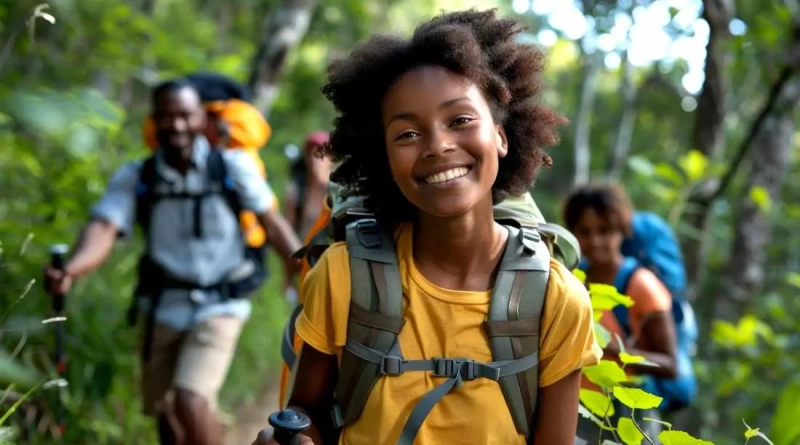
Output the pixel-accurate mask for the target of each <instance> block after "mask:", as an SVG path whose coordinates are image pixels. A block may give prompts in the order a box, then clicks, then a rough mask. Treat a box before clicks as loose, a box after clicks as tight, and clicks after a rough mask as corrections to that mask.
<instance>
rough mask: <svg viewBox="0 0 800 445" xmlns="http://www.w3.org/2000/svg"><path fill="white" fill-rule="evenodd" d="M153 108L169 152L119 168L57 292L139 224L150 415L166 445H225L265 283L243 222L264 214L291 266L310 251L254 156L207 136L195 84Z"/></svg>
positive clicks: (57, 281)
mask: <svg viewBox="0 0 800 445" xmlns="http://www.w3.org/2000/svg"><path fill="white" fill-rule="evenodd" d="M152 101H153V113H152V118H153V122H154V125H155V127H156V137H157V141H158V144H159V150H157V151H156V152H155V153H154V154H153V155H152V156H151V157H149V158H148V159H146V160H144V161H139V162H132V163H128V164H126V165H123V166H122V167H121V168H120V169H119V170H117V172H116V173H115V174H114V175H113V177H112V178H111V181H110V182H109V185H108V188H107V190H106V192H105V194H104V195H103V197H102V198H101V199H100V201H99V202H98V203H97V204H96V205H95V207H94V208H93V209H92V213H91V216H92V219H91V221H90V222H89V224H88V225H87V226H86V227H85V228H84V230H83V233H82V235H81V237H80V239H79V241H78V243H77V246H76V248H75V249H74V252H73V254H72V256H71V258H70V259H69V261H68V262H67V264H66V266H65V268H64V271H63V272H60V271H58V270H55V269H53V268H48V269H47V271H46V276H47V281H48V286H49V287H50V289H52V290H54V291H57V292H62V293H63V292H66V291H67V290H68V289H69V288H70V286H71V283H72V280H73V278H74V277H78V276H82V275H85V274H87V273H89V272H90V271H92V270H94V269H95V268H97V267H98V266H99V265H100V264H101V263H102V262H103V261H104V260H105V259H106V258H107V256H108V255H109V253H110V252H111V249H112V247H113V245H114V241H115V240H116V239H117V237H118V236H123V237H124V236H128V235H130V233H131V231H132V230H133V226H134V225H138V226H140V228H141V229H142V231H143V234H144V235H145V238H146V249H145V254H144V256H143V257H142V259H141V261H140V263H139V283H138V285H137V288H136V292H135V296H136V301H135V304H136V306H135V308H136V309H138V310H134V311H133V312H132V314H130V315H133V317H132V318H133V321H135V322H137V324H141V325H143V326H142V327H143V329H142V333H143V341H142V357H143V365H142V382H141V384H142V386H141V390H142V395H143V399H144V400H143V402H144V411H145V413H146V414H148V415H152V416H155V417H157V419H158V429H159V438H160V441H161V444H163V445H166V444H192V445H206V444H207V445H222V444H223V442H224V432H223V428H222V426H221V425H220V423H219V422H218V420H217V418H216V415H215V411H216V400H217V394H218V392H219V390H220V388H221V387H222V384H223V383H224V381H225V378H226V375H227V373H228V369H229V365H230V363H231V360H232V358H233V353H234V351H235V349H236V344H237V342H238V338H239V334H240V332H241V329H242V326H243V324H244V322H245V321H246V320H247V319H248V318H249V316H250V312H251V303H250V301H249V300H248V299H247V298H246V297H248V296H249V295H251V294H252V293H253V292H254V291H255V290H257V289H258V288H259V287H260V286H261V285H262V284H263V281H264V265H263V262H262V261H260V260H259V257H258V255H254V254H252V253H251V250H250V249H248V248H247V247H246V244H245V242H244V239H243V234H242V231H241V227H240V224H239V220H238V215H239V213H240V212H241V211H251V212H253V213H254V214H255V215H256V217H257V219H258V221H259V223H260V224H261V225H262V226H263V227H264V229H265V231H266V232H267V235H268V239H269V240H270V242H271V243H272V244H273V245H274V246H275V247H276V249H277V250H278V252H279V253H280V254H281V256H282V257H284V259H285V260H286V261H287V262H286V264H287V267H291V268H294V263H293V262H291V260H289V258H290V255H291V254H292V252H294V251H296V250H297V249H298V248H300V246H301V245H300V242H299V240H298V238H297V236H296V235H295V234H294V231H293V230H292V228H291V226H290V225H289V224H288V223H287V222H286V220H285V219H284V218H283V217H282V216H281V215H280V214H279V213H278V212H276V211H273V210H271V209H272V208H273V201H274V199H275V197H274V195H273V194H272V191H271V190H270V187H269V185H268V184H267V183H266V181H265V180H264V179H263V177H262V176H261V174H260V172H259V170H258V167H257V165H256V164H255V163H253V161H252V158H251V157H250V156H248V155H247V154H246V153H245V152H243V151H241V150H219V149H217V148H216V147H212V146H211V144H210V143H209V142H208V140H207V139H206V138H205V137H204V136H203V132H204V129H205V128H206V112H205V109H204V107H203V105H202V103H201V100H200V96H199V95H198V92H197V90H196V88H195V87H194V85H193V84H192V83H191V82H189V81H186V80H176V81H170V82H166V83H164V84H161V85H160V86H158V87H157V88H156V89H155V91H154V92H153V96H152Z"/></svg>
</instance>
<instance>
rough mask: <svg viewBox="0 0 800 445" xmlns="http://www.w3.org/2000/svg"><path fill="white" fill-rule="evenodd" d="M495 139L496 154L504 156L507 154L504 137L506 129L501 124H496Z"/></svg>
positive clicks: (506, 140)
mask: <svg viewBox="0 0 800 445" xmlns="http://www.w3.org/2000/svg"><path fill="white" fill-rule="evenodd" d="M495 141H496V143H497V154H498V155H499V156H500V157H501V158H504V157H506V155H507V154H508V139H506V131H505V130H504V129H503V126H502V125H498V126H497V129H496V133H495Z"/></svg>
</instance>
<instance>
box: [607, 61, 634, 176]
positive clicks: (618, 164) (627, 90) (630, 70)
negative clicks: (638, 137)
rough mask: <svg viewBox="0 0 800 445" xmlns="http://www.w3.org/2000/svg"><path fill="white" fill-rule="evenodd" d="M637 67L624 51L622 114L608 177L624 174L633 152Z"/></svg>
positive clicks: (609, 164)
mask: <svg viewBox="0 0 800 445" xmlns="http://www.w3.org/2000/svg"><path fill="white" fill-rule="evenodd" d="M635 72H636V68H635V67H634V66H633V64H631V62H630V60H628V51H624V52H623V53H622V85H621V89H622V116H621V117H620V120H619V128H618V129H617V139H616V141H615V142H614V150H613V151H612V152H611V158H610V159H609V163H608V177H609V178H611V179H617V178H619V176H620V175H621V174H622V170H623V169H624V167H625V161H626V160H627V159H628V155H629V154H630V152H631V140H632V138H633V128H634V125H635V124H636V85H634V83H633V82H634V80H633V75H634V73H635Z"/></svg>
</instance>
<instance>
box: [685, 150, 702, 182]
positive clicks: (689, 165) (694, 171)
mask: <svg viewBox="0 0 800 445" xmlns="http://www.w3.org/2000/svg"><path fill="white" fill-rule="evenodd" d="M678 165H680V167H681V169H682V170H683V173H684V174H685V175H686V178H687V179H689V181H692V182H694V181H697V180H699V179H701V178H702V177H703V176H704V175H705V172H706V169H707V168H708V158H706V157H705V155H704V154H703V153H700V152H699V151H697V150H692V151H690V152H689V153H687V154H686V155H684V156H682V157H681V158H680V159H679V160H678Z"/></svg>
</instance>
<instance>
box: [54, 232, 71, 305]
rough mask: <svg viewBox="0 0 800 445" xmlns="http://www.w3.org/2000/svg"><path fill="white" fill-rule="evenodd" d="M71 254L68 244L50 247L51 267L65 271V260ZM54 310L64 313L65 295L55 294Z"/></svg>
mask: <svg viewBox="0 0 800 445" xmlns="http://www.w3.org/2000/svg"><path fill="white" fill-rule="evenodd" d="M67 252H69V246H68V245H66V244H55V245H52V246H50V265H51V266H53V268H54V269H57V270H61V271H63V270H64V266H65V258H66V256H67ZM53 310H54V311H55V312H56V313H57V314H60V313H61V312H63V311H64V295H59V294H58V293H54V294H53Z"/></svg>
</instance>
